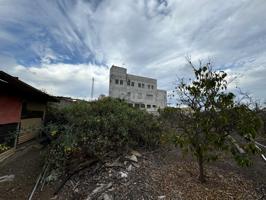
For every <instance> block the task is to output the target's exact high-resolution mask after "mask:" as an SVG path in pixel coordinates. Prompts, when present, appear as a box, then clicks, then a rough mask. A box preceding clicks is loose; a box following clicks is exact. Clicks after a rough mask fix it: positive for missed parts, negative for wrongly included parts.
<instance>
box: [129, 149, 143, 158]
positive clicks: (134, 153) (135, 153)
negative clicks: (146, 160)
mask: <svg viewBox="0 0 266 200" xmlns="http://www.w3.org/2000/svg"><path fill="white" fill-rule="evenodd" d="M131 154H132V155H135V156H137V157H141V156H142V155H141V154H140V153H139V152H138V151H135V150H132V151H131Z"/></svg>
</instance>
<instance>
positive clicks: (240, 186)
mask: <svg viewBox="0 0 266 200" xmlns="http://www.w3.org/2000/svg"><path fill="white" fill-rule="evenodd" d="M42 151H43V150H41V149H40V148H39V147H37V146H33V147H29V148H27V150H24V151H21V152H18V153H16V155H15V157H14V158H12V159H11V160H9V161H8V163H6V164H4V165H2V166H0V176H3V175H10V174H14V175H15V179H14V181H11V182H4V183H0V199H1V200H2V199H3V200H9V199H10V200H13V199H14V200H15V199H16V200H20V199H21V200H23V199H27V198H28V197H29V195H30V192H31V191H32V188H33V187H34V184H35V182H36V179H37V177H38V175H39V173H40V172H41V170H42V168H43V163H42V158H41V153H42ZM139 152H140V153H141V155H142V156H141V157H138V162H133V161H130V160H128V159H127V158H125V157H124V156H123V157H120V158H119V159H118V160H116V161H114V160H110V161H109V162H108V163H106V164H105V165H99V164H96V165H94V166H92V167H91V168H87V169H85V170H83V171H80V172H79V173H78V174H76V175H74V176H73V177H72V178H71V179H70V180H68V181H67V183H66V184H65V186H64V187H63V189H62V190H61V191H60V192H59V194H58V195H57V196H55V197H54V196H53V192H54V191H55V188H57V186H58V184H59V183H60V180H59V181H57V182H56V183H50V184H48V185H45V186H44V188H43V191H40V189H38V190H37V191H36V194H35V195H34V198H33V199H40V200H46V199H51V198H53V199H59V200H60V199H62V200H63V199H64V200H65V199H109V200H112V199H114V200H120V199H121V200H122V199H123V200H124V199H132V200H135V199H165V200H166V199H167V200H168V199H175V200H178V199H180V200H181V199H188V200H189V199H248V200H252V199H266V196H263V195H264V193H265V191H266V188H265V185H266V182H265V180H266V170H265V167H266V162H264V161H263V160H262V159H261V158H260V157H254V159H253V161H254V165H253V166H251V167H250V168H241V167H239V166H237V165H236V164H235V162H234V161H233V160H231V159H230V158H226V159H223V160H222V161H219V162H216V163H213V164H210V165H208V166H207V167H206V175H207V182H206V183H203V184H201V183H199V181H198V179H197V175H198V168H197V163H196V162H195V161H194V160H193V159H191V158H189V157H183V156H182V155H181V154H180V151H179V150H178V149H175V150H171V151H165V150H160V151H154V152H147V151H143V150H139ZM110 164H111V165H110ZM129 166H131V168H130V167H129ZM129 168H130V169H129ZM105 187H106V188H105ZM99 188H100V189H99ZM104 188H105V189H104ZM101 190H102V191H101ZM95 191H98V192H96V193H95Z"/></svg>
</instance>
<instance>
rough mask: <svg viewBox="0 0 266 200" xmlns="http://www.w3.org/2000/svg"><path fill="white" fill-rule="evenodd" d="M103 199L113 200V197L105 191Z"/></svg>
mask: <svg viewBox="0 0 266 200" xmlns="http://www.w3.org/2000/svg"><path fill="white" fill-rule="evenodd" d="M103 200H113V197H112V196H111V195H109V194H106V193H105V194H104V195H103Z"/></svg>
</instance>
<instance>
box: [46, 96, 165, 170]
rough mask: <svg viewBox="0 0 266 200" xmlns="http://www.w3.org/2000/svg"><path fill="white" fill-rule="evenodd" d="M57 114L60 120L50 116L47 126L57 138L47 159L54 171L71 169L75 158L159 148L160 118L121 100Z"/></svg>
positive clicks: (75, 106) (70, 108)
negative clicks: (70, 166) (70, 165)
mask: <svg viewBox="0 0 266 200" xmlns="http://www.w3.org/2000/svg"><path fill="white" fill-rule="evenodd" d="M50 112H53V111H52V109H51V110H50ZM55 113H57V115H58V117H57V116H56V115H52V114H49V115H50V116H53V117H51V118H50V119H51V120H50V121H47V123H46V124H47V125H46V131H47V132H49V134H50V136H51V137H52V138H54V141H53V142H52V144H51V147H50V151H49V154H48V159H49V162H50V163H51V164H52V165H54V167H55V168H60V167H61V168H62V167H66V166H68V165H69V163H71V160H73V158H75V159H79V160H84V159H88V158H89V157H97V158H99V159H104V157H105V156H106V155H108V156H110V155H117V154H121V153H123V152H126V151H127V150H128V149H129V148H135V147H145V148H154V147H156V146H158V145H159V141H160V134H161V128H160V123H159V121H158V118H157V117H156V116H153V115H151V114H149V113H147V112H146V111H142V110H140V109H136V108H132V107H130V106H129V105H128V104H127V103H126V102H124V101H121V100H118V99H111V98H105V99H102V100H99V101H95V102H89V103H88V102H79V103H73V104H72V105H70V106H67V107H65V108H62V109H56V110H55ZM50 155H52V156H50Z"/></svg>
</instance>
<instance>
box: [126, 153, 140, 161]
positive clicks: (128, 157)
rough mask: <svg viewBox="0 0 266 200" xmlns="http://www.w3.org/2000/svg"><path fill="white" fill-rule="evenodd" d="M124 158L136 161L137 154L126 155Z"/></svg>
mask: <svg viewBox="0 0 266 200" xmlns="http://www.w3.org/2000/svg"><path fill="white" fill-rule="evenodd" d="M126 158H127V159H128V160H131V161H133V162H138V158H137V156H135V155H131V156H126Z"/></svg>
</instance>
